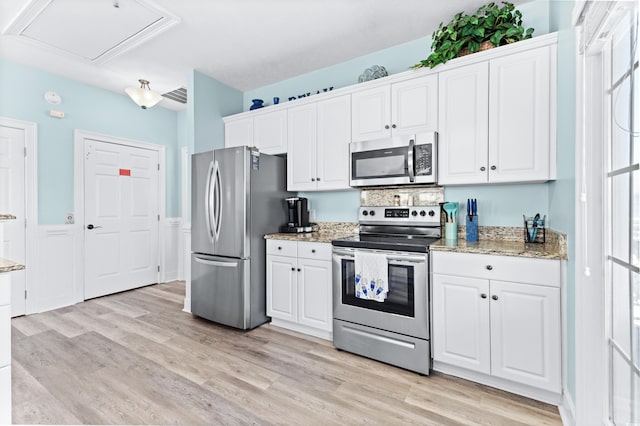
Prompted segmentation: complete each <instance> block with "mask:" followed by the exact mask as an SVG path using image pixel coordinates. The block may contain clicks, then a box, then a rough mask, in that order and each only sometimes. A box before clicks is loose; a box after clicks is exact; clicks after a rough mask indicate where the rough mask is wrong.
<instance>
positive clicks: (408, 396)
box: [12, 281, 561, 426]
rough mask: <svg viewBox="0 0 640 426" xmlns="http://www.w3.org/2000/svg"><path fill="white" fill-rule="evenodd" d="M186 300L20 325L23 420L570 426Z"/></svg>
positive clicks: (529, 408)
mask: <svg viewBox="0 0 640 426" xmlns="http://www.w3.org/2000/svg"><path fill="white" fill-rule="evenodd" d="M183 297H184V283H183V282H179V281H176V282H171V283H166V284H158V285H154V286H149V287H145V288H141V289H138V290H134V291H129V292H125V293H120V294H115V295H111V296H106V297H102V298H98V299H94V300H91V301H88V302H84V303H80V304H78V305H75V306H72V307H68V308H63V309H58V310H56V311H51V312H46V313H42V314H37V315H30V316H27V317H20V318H15V319H13V320H12V345H13V347H12V355H13V357H12V362H13V366H12V373H13V421H14V423H28V424H42V423H46V424H78V423H85V424H170V423H173V424H221V425H234V424H286V425H332V424H335V425H338V424H340V425H352V424H379V425H396V424H397V425H400V424H402V425H405V424H419V425H441V424H445V425H456V424H466V425H472V424H483V425H510V426H511V425H521V424H527V425H558V424H560V423H561V422H560V417H559V415H558V411H557V409H556V408H555V407H553V406H550V405H546V404H542V403H539V402H536V401H532V400H529V399H527V398H522V397H519V396H515V395H511V394H509V393H506V392H502V391H499V390H496V389H492V388H489V387H485V386H482V385H478V384H475V383H472V382H468V381H465V380H461V379H457V378H453V377H449V376H446V375H443V374H437V373H435V374H432V375H431V376H420V375H418V374H415V373H411V372H408V371H405V370H402V369H399V368H395V367H392V366H389V365H386V364H382V363H379V362H376V361H373V360H369V359H366V358H362V357H358V356H356V355H352V354H349V353H346V352H341V351H338V350H336V349H334V348H333V346H332V345H331V342H326V341H323V340H320V339H315V338H310V337H307V336H303V335H298V334H295V333H291V332H287V331H284V330H281V329H278V328H276V327H272V326H270V325H265V326H262V327H259V328H257V329H255V330H252V331H249V332H242V331H238V330H234V329H231V328H227V327H223V326H218V325H215V324H213V323H210V322H207V321H205V320H201V319H198V318H195V317H193V316H191V315H190V314H187V313H184V312H182V310H181V309H182V306H183Z"/></svg>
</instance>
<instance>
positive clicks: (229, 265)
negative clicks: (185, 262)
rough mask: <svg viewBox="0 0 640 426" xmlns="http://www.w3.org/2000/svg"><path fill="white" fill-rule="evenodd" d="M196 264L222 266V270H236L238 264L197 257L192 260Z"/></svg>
mask: <svg viewBox="0 0 640 426" xmlns="http://www.w3.org/2000/svg"><path fill="white" fill-rule="evenodd" d="M194 259H195V261H196V262H198V263H202V264H203V265H209V266H222V267H223V268H237V267H238V262H216V261H214V260H205V259H201V258H199V257H196V258H194Z"/></svg>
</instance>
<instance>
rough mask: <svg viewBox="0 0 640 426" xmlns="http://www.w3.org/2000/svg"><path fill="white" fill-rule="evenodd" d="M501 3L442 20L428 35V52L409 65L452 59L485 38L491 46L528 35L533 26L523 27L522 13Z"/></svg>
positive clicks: (431, 65)
mask: <svg viewBox="0 0 640 426" xmlns="http://www.w3.org/2000/svg"><path fill="white" fill-rule="evenodd" d="M502 4H503V6H498V5H496V4H495V3H493V2H492V3H489V4H486V5H484V6H482V7H480V8H479V9H478V10H477V11H476V12H475V13H474V14H473V15H466V14H465V13H464V12H460V13H457V14H456V15H455V16H454V17H453V19H452V20H451V22H449V23H448V24H447V25H444V24H443V23H442V22H441V23H440V25H439V26H438V29H437V30H435V31H434V32H433V34H432V36H431V38H432V39H433V43H431V55H429V57H428V58H427V59H424V60H422V61H420V62H419V63H417V64H415V65H414V66H412V67H411V68H421V67H430V68H433V67H435V66H436V65H438V64H444V63H445V62H447V61H448V60H450V59H453V58H455V57H456V56H458V54H459V53H460V52H461V51H462V50H463V49H466V50H468V52H469V53H473V52H477V51H478V50H480V47H481V44H482V43H483V42H486V41H489V42H491V44H492V45H493V46H502V45H505V44H509V43H515V42H516V41H520V40H525V39H528V38H531V35H532V34H533V28H529V29H527V30H525V29H524V27H523V26H522V13H521V12H520V11H519V10H517V9H516V8H515V6H514V5H513V4H512V3H509V2H502Z"/></svg>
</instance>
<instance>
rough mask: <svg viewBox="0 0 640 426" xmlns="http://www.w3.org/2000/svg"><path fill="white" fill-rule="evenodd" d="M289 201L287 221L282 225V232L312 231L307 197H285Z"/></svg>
mask: <svg viewBox="0 0 640 426" xmlns="http://www.w3.org/2000/svg"><path fill="white" fill-rule="evenodd" d="M285 201H286V203H287V223H286V224H284V225H282V226H281V227H280V232H291V233H297V232H311V224H310V223H309V209H308V207H307V199H306V198H303V197H291V198H285Z"/></svg>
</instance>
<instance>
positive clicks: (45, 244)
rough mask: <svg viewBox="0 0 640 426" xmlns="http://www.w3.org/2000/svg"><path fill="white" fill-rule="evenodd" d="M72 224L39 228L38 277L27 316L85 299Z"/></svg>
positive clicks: (30, 286)
mask: <svg viewBox="0 0 640 426" xmlns="http://www.w3.org/2000/svg"><path fill="white" fill-rule="evenodd" d="M76 238H77V236H76V231H75V227H74V226H73V225H41V226H39V227H38V275H37V279H36V280H35V282H33V283H29V289H28V292H29V293H28V296H27V297H28V303H27V306H28V310H29V312H28V313H37V312H44V311H49V310H52V309H57V308H62V307H64V306H69V305H73V304H75V303H78V302H81V301H82V300H83V294H84V289H83V287H82V277H80V276H79V271H81V268H78V267H77V266H78V265H77V264H76V262H77V261H76V259H81V258H82V256H79V253H76V248H77V247H78V244H77V241H76Z"/></svg>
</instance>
